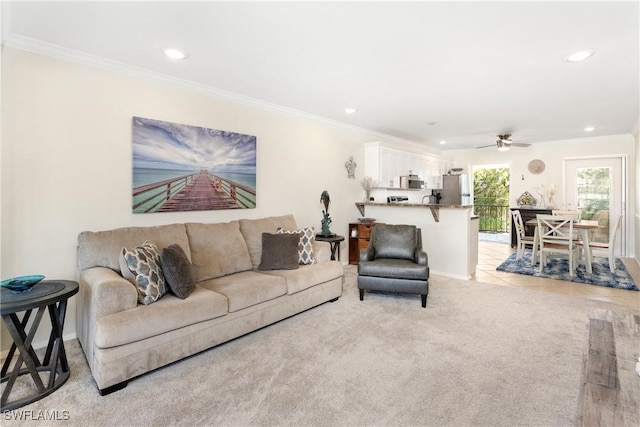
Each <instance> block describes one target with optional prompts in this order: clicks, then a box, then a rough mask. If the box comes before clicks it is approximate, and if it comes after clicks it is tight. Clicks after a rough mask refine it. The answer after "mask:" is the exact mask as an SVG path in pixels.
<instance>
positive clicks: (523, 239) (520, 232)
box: [511, 209, 537, 259]
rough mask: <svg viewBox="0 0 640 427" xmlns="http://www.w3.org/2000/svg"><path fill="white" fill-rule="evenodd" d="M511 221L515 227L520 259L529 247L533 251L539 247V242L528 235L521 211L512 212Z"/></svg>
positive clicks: (517, 253)
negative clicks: (536, 246) (535, 247)
mask: <svg viewBox="0 0 640 427" xmlns="http://www.w3.org/2000/svg"><path fill="white" fill-rule="evenodd" d="M511 221H513V227H514V229H515V231H516V238H517V245H516V258H517V259H519V258H522V257H523V256H524V251H525V249H526V247H527V246H531V249H532V250H533V249H534V248H533V247H534V246H535V245H537V242H536V241H535V240H534V238H533V236H527V235H526V233H525V229H524V222H523V221H522V214H521V213H520V210H518V209H515V210H512V211H511ZM532 256H533V254H532Z"/></svg>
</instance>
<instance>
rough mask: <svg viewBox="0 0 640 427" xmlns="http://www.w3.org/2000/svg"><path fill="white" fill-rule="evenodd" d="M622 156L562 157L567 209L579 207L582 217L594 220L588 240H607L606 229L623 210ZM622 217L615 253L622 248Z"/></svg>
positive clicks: (618, 253) (623, 242)
mask: <svg viewBox="0 0 640 427" xmlns="http://www.w3.org/2000/svg"><path fill="white" fill-rule="evenodd" d="M624 160H625V159H624V158H622V157H615V158H597V159H595V158H594V159H572V160H565V202H566V208H567V209H568V210H575V209H577V210H579V211H580V213H581V218H582V219H591V220H595V221H598V225H599V226H598V229H597V230H594V232H593V234H592V235H591V240H592V241H594V242H603V243H607V242H609V238H610V236H609V232H610V227H611V225H612V224H614V223H615V220H616V219H617V217H618V215H620V214H623V213H624V211H625V206H626V200H625V188H624V180H623V174H624ZM625 236H626V234H625V221H624V217H623V218H622V221H621V223H620V229H619V230H618V235H617V236H616V254H617V255H619V256H624V255H625V253H624V248H626V238H625Z"/></svg>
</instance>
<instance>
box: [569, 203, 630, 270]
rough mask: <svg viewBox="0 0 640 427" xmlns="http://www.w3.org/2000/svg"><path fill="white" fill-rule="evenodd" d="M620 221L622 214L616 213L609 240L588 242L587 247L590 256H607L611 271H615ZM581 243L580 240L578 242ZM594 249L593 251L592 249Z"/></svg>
mask: <svg viewBox="0 0 640 427" xmlns="http://www.w3.org/2000/svg"><path fill="white" fill-rule="evenodd" d="M621 221H622V214H620V215H618V218H617V219H616V223H615V225H614V226H613V228H612V229H611V230H610V231H609V241H608V242H604V243H603V242H589V247H590V248H591V256H592V257H594V256H599V257H604V258H609V270H610V271H611V272H612V273H615V272H616V256H615V251H616V234H618V229H619V228H620V222H621ZM578 244H579V245H582V242H580V243H578ZM594 249H595V251H594Z"/></svg>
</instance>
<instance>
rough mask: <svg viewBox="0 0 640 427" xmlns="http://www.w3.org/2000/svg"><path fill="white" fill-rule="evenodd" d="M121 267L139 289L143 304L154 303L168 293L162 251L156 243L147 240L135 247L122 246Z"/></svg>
mask: <svg viewBox="0 0 640 427" xmlns="http://www.w3.org/2000/svg"><path fill="white" fill-rule="evenodd" d="M120 269H121V270H122V276H123V277H124V278H125V279H127V280H128V281H130V282H131V283H132V284H133V285H134V286H135V287H136V289H137V290H138V302H140V303H141V304H144V305H148V304H152V303H154V302H156V301H157V300H158V299H160V298H161V297H162V296H163V295H164V294H166V293H167V289H168V288H167V284H166V282H165V280H164V274H163V273H162V267H161V262H160V251H159V250H158V247H157V246H156V244H155V243H153V242H150V241H148V240H147V241H145V242H144V243H143V244H141V245H140V246H137V247H135V248H122V252H121V256H120Z"/></svg>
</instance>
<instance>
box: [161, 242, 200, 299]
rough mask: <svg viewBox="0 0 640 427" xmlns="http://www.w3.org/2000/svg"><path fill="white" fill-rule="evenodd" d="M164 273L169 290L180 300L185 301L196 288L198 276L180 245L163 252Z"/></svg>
mask: <svg viewBox="0 0 640 427" xmlns="http://www.w3.org/2000/svg"><path fill="white" fill-rule="evenodd" d="M161 261H162V272H163V273H164V278H165V280H166V281H167V284H168V285H169V289H171V292H173V293H174V294H175V295H176V296H177V297H178V298H180V299H185V298H186V297H188V296H189V295H191V292H193V289H194V288H195V287H196V276H195V274H194V272H193V266H192V265H191V262H189V258H187V255H186V254H185V253H184V250H183V249H182V247H181V246H180V245H177V244H173V245H171V246H169V247H168V248H164V249H163V250H162V255H161Z"/></svg>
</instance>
